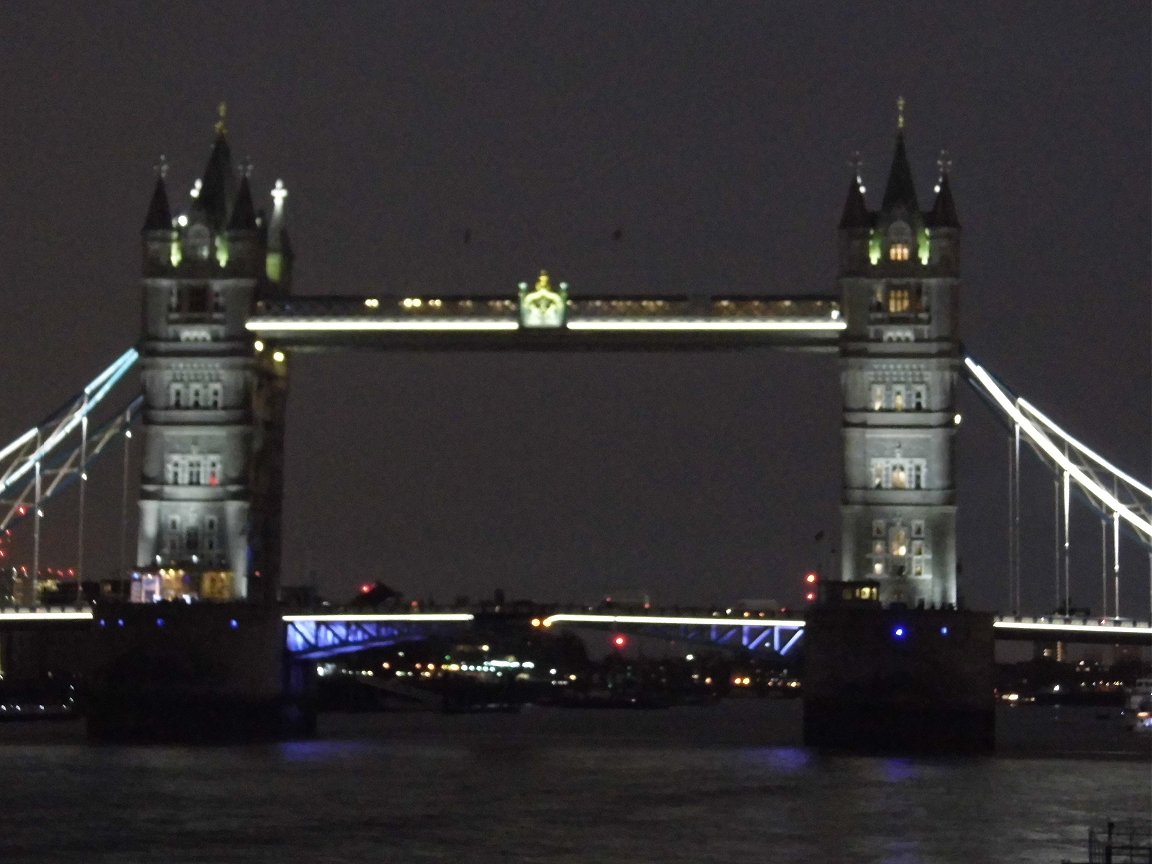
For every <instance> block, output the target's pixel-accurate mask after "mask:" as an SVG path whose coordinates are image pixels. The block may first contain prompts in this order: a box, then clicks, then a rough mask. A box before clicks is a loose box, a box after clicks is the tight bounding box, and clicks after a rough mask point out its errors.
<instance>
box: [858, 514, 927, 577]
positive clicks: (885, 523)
mask: <svg viewBox="0 0 1152 864" xmlns="http://www.w3.org/2000/svg"><path fill="white" fill-rule="evenodd" d="M869 560H870V561H871V562H872V575H873V576H894V577H897V578H900V577H905V576H914V577H917V578H924V577H928V576H931V575H932V572H931V561H932V555H931V552H930V551H929V548H928V544H927V541H926V539H925V536H924V520H923V519H913V520H911V523H910V524H909V523H907V522H905V521H904V520H902V519H895V520H890V521H889V520H884V519H876V520H873V522H872V554H871V555H870V556H869Z"/></svg>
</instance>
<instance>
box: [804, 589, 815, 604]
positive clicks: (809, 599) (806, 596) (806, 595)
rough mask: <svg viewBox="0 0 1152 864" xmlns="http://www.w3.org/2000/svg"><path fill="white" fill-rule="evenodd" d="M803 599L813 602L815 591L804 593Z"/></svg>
mask: <svg viewBox="0 0 1152 864" xmlns="http://www.w3.org/2000/svg"><path fill="white" fill-rule="evenodd" d="M804 599H805V600H807V601H808V602H809V603H815V602H816V592H815V591H809V592H808V593H807V594H805V595H804Z"/></svg>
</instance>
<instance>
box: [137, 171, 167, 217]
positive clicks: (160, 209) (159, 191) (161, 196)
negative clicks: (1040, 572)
mask: <svg viewBox="0 0 1152 864" xmlns="http://www.w3.org/2000/svg"><path fill="white" fill-rule="evenodd" d="M141 230H143V231H171V230H172V210H171V209H170V208H169V207H168V190H167V189H165V188H164V175H163V174H159V173H158V174H157V175H156V186H155V188H154V189H153V190H152V201H151V203H149V204H148V215H147V216H146V217H144V227H143V229H141Z"/></svg>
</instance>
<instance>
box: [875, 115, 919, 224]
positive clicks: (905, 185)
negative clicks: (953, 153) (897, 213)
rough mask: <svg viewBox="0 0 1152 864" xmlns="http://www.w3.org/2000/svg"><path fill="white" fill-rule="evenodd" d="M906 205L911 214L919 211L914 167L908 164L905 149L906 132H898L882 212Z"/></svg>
mask: <svg viewBox="0 0 1152 864" xmlns="http://www.w3.org/2000/svg"><path fill="white" fill-rule="evenodd" d="M901 206H902V207H904V208H905V209H906V210H907V212H908V213H909V214H913V213H919V212H920V205H919V204H917V203H916V184H915V183H914V182H913V181H912V167H911V166H910V165H909V164H908V154H907V152H905V150H904V132H903V130H901V131H899V132H897V133H896V152H895V153H894V154H892V168H891V170H889V172H888V185H887V186H885V187H884V202H883V203H882V204H881V205H880V212H881V213H891V212H892V211H893V210H895V209H896V208H897V207H901Z"/></svg>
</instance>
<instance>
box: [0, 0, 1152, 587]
mask: <svg viewBox="0 0 1152 864" xmlns="http://www.w3.org/2000/svg"><path fill="white" fill-rule="evenodd" d="M929 10H930V11H929ZM1149 21H1150V15H1149V11H1148V7H1147V4H1146V3H1143V2H1110V3H1107V4H1085V3H1070V2H1058V3H1057V2H1032V3H1023V2H1014V3H1010V4H1009V3H1002V2H966V3H962V4H961V3H955V4H951V5H949V6H948V7H947V8H944V7H943V4H932V5H931V6H930V7H924V6H921V5H918V4H902V3H892V2H869V3H843V2H825V3H807V2H805V3H800V2H795V3H722V4H712V3H698V2H692V3H684V2H660V3H655V2H653V3H628V2H620V0H614V2H583V3H549V4H526V3H507V2H505V3H489V4H481V3H407V4H400V3H391V4H380V3H375V2H373V3H339V4H336V3H298V4H289V3H285V4H267V3H245V4H236V3H230V2H228V3H225V2H221V3H179V4H169V5H161V4H156V3H154V2H143V0H141V2H106V3H100V4H84V3H75V4H63V3H48V2H45V3H37V4H22V5H20V6H19V7H14V6H12V5H6V6H5V8H4V11H3V13H2V17H0V49H2V50H0V80H3V81H4V84H5V87H4V92H5V99H4V104H5V110H4V120H3V122H2V123H0V153H3V161H2V163H0V214H2V217H0V218H2V219H3V227H4V230H3V232H2V234H0V291H2V292H3V294H2V296H3V300H4V303H3V307H2V310H3V311H2V312H0V340H2V342H3V345H4V346H5V349H6V350H5V351H4V362H3V364H2V365H0V381H2V382H3V388H4V394H5V398H4V403H3V404H4V410H3V412H2V414H0V436H3V440H7V439H8V438H11V437H13V436H14V435H15V434H16V433H17V432H18V431H21V430H22V429H24V428H26V427H27V426H28V425H29V424H30V423H31V422H33V421H34V420H35V419H37V418H39V417H40V416H42V415H44V414H45V413H47V411H48V410H50V409H51V408H52V407H54V406H55V405H57V404H58V403H60V402H61V401H62V400H63V399H64V398H65V397H66V396H68V395H69V394H70V393H71V392H73V391H74V390H76V389H78V388H79V386H80V385H81V384H82V383H83V382H85V381H86V380H88V378H90V377H91V376H92V375H93V374H94V373H95V372H96V371H97V370H98V369H99V368H101V367H102V366H103V365H105V364H106V363H107V362H109V361H110V360H111V359H112V358H113V357H114V356H115V355H117V354H118V353H119V352H120V351H122V350H123V349H124V348H125V347H126V346H127V345H129V344H132V343H133V342H134V341H135V340H136V339H137V337H138V328H139V315H140V313H139V303H140V288H139V281H138V280H139V239H138V238H139V235H138V232H139V229H140V225H141V223H142V220H143V217H144V213H145V208H146V205H147V201H148V196H149V194H150V190H151V182H152V181H151V166H152V165H153V163H154V162H155V160H156V158H157V156H158V154H160V153H165V154H167V156H168V159H169V161H170V163H171V165H172V171H171V173H170V174H169V179H170V189H171V190H172V191H173V192H174V193H177V196H176V197H178V198H180V199H182V200H184V199H183V193H184V192H185V190H186V189H187V188H188V187H189V186H190V185H191V182H192V180H193V179H194V178H195V177H196V176H198V174H199V172H200V170H201V169H202V167H203V164H204V160H205V159H206V157H207V153H208V148H209V146H210V143H211V137H212V123H213V121H214V119H215V115H214V111H215V105H216V103H217V102H218V101H219V100H221V99H225V100H227V102H228V104H229V106H230V118H229V127H230V133H231V140H232V143H233V148H234V153H235V154H236V155H237V156H239V157H243V156H245V155H249V154H250V155H251V157H252V159H253V161H254V163H255V166H256V167H255V172H254V178H253V179H254V182H255V184H256V186H257V188H259V189H261V190H264V191H265V192H266V191H267V190H268V189H269V188H270V187H271V185H272V183H273V182H274V181H275V179H276V178H277V177H282V178H283V179H284V181H285V183H286V185H287V186H288V189H289V192H290V196H289V198H288V212H289V219H290V222H289V225H290V230H291V232H292V237H293V242H294V245H295V248H296V251H297V253H298V259H297V263H298V267H297V272H296V291H297V292H298V293H302V294H325V293H353V294H355V293H365V294H367V293H381V294H383V293H409V292H411V293H439V294H443V295H451V294H453V293H497V292H504V291H506V292H509V294H511V292H512V291H513V290H514V288H515V285H516V283H517V282H519V281H521V280H524V279H529V278H531V277H532V276H533V275H534V274H535V273H536V272H537V271H538V270H539V269H540V268H541V267H546V268H548V269H549V270H550V271H551V272H552V273H553V274H554V275H555V276H556V277H557V278H562V279H565V280H567V281H568V282H570V283H571V285H572V286H573V291H574V292H576V293H587V294H595V293H614V292H625V293H646V292H651V293H686V292H732V293H767V294H798V293H813V294H828V293H833V292H834V291H835V284H834V278H835V257H836V251H835V250H836V246H835V225H836V222H837V219H838V217H839V212H840V208H841V206H842V203H843V196H844V190H845V187H846V186H847V181H848V177H849V170H850V169H849V168H848V166H847V162H848V160H849V158H850V156H851V154H852V152H853V151H855V150H859V151H861V153H862V156H863V158H864V160H865V165H864V178H865V182H866V183H867V185H868V187H869V189H868V192H869V203H870V204H871V205H872V206H873V207H875V206H877V202H878V200H879V199H878V197H877V196H878V195H879V193H880V192H881V187H882V185H883V179H884V177H885V176H886V173H887V168H888V162H889V159H890V157H891V152H892V142H893V133H894V125H895V123H894V121H895V110H894V101H895V98H896V96H897V95H900V94H903V95H904V96H905V97H906V98H907V100H908V109H907V117H908V128H907V141H908V146H909V153H910V156H911V158H912V161H913V167H914V169H915V171H916V174H917V180H918V184H919V191H920V195H921V200H922V202H924V203H927V202H929V201H930V200H931V194H930V193H931V184H932V181H933V180H934V179H935V160H936V156H937V152H938V150H939V149H940V148H943V147H946V148H948V149H949V151H950V152H951V153H952V156H953V159H954V170H953V183H954V186H953V188H954V191H955V197H956V201H957V206H958V208H959V212H960V219H961V221H962V223H963V225H964V231H965V233H964V260H963V274H964V289H963V294H962V301H961V302H962V310H963V323H962V335H963V338H964V340H965V342H966V344H967V346H968V348H969V350H970V351H972V352H973V353H974V354H975V355H976V356H978V357H979V358H981V359H982V360H983V361H985V362H986V363H987V364H988V365H989V366H990V367H991V368H992V369H994V370H995V371H996V372H997V373H998V374H999V375H1000V376H1001V377H1002V378H1003V379H1004V380H1005V381H1007V382H1008V383H1009V384H1011V385H1012V386H1014V387H1015V388H1016V389H1017V390H1019V391H1020V392H1021V393H1023V394H1025V395H1026V396H1028V397H1029V398H1030V399H1031V400H1032V401H1033V402H1035V403H1037V404H1038V405H1040V406H1041V407H1043V408H1045V409H1046V410H1048V412H1049V413H1050V414H1052V415H1053V416H1054V417H1055V418H1056V419H1058V420H1059V421H1061V422H1064V423H1066V425H1067V426H1068V427H1069V428H1070V429H1071V430H1072V431H1073V432H1075V433H1077V434H1079V435H1081V436H1082V437H1083V438H1084V439H1086V440H1087V441H1088V443H1090V444H1092V445H1095V446H1097V447H1098V448H1099V449H1101V450H1102V451H1103V452H1105V453H1106V454H1108V455H1110V456H1112V457H1113V458H1114V459H1115V460H1116V461H1117V462H1119V464H1120V465H1121V466H1122V467H1124V468H1126V469H1127V470H1129V471H1131V472H1133V473H1135V474H1137V475H1138V476H1143V477H1146V476H1147V475H1148V471H1149V461H1150V454H1149V440H1150V423H1149V405H1150V392H1152V387H1150V344H1152V340H1150V333H1149V322H1150V308H1152V303H1150V268H1149V257H1150V256H1149V247H1150V218H1149V216H1150V213H1149V200H1150V171H1149V169H1150V163H1152V158H1150V129H1149V115H1150V92H1149V91H1150V88H1149V80H1150V53H1152V52H1150V48H1149V46H1150V23H1149ZM616 229H620V230H621V231H622V238H621V239H620V240H619V241H618V242H616V241H613V239H612V235H613V232H614V231H615V230H616ZM465 230H469V231H470V232H471V237H472V242H471V243H469V244H467V245H465V244H464V243H463V240H462V238H463V234H464V231H465ZM290 400H291V403H290V409H289V428H288V474H287V502H286V514H287V515H286V518H287V524H286V536H287V540H286V547H285V581H286V582H289V583H297V582H303V581H305V580H306V579H307V578H308V575H307V574H308V572H309V571H310V570H315V571H316V573H317V577H316V578H317V582H318V583H319V585H320V587H321V588H322V590H324V591H326V592H327V593H329V594H330V595H332V596H334V597H340V596H344V595H347V594H349V593H351V591H352V590H353V586H354V585H355V584H357V583H359V582H360V581H362V580H363V579H365V578H382V579H385V580H386V581H388V582H389V583H391V584H394V585H396V586H397V587H399V588H401V589H402V590H404V591H406V592H407V593H408V594H410V595H428V594H432V595H434V596H435V597H436V598H438V599H450V598H451V597H453V596H454V595H456V594H470V595H472V596H473V597H476V596H478V595H480V594H487V593H488V592H490V591H491V589H492V588H493V587H496V586H500V587H503V588H504V589H505V590H506V591H507V592H508V593H509V594H510V595H512V596H536V597H540V598H548V599H560V600H564V599H583V600H592V599H595V598H596V597H598V596H599V595H600V594H602V593H603V592H604V591H605V590H607V589H621V588H631V587H642V588H645V589H647V590H648V592H649V593H650V594H652V595H653V597H654V599H656V600H657V601H661V602H691V601H702V602H712V601H716V602H723V601H726V600H733V599H736V598H739V597H765V596H771V597H777V598H779V599H780V600H781V601H793V600H795V599H796V597H797V595H798V593H799V588H798V584H799V578H800V574H801V572H802V571H803V569H804V568H805V567H807V566H809V565H810V564H811V563H813V560H814V558H815V556H816V554H817V553H816V547H815V546H814V544H813V536H814V534H815V533H816V532H817V531H819V530H825V531H826V532H827V533H828V535H829V537H831V538H835V537H837V536H838V526H839V516H838V500H839V483H840V464H839V460H840V456H839V402H838V382H837V375H836V364H835V361H834V359H833V358H830V357H811V356H801V355H794V354H783V353H767V352H766V353H744V354H733V355H690V354H685V355H675V356H673V355H661V354H647V355H619V356H610V355H586V356H575V355H548V356H513V355H467V356H464V355H451V354H442V355H420V356H415V355H400V354H396V355H385V354H371V353H357V354H333V355H324V356H309V357H301V358H297V359H296V360H295V361H294V362H293V364H292V394H291V397H290ZM961 407H962V410H963V412H964V414H965V418H966V421H965V425H964V427H963V433H962V435H961V438H960V447H961V450H960V457H959V458H960V463H959V468H960V483H961V518H960V524H961V531H962V536H961V541H960V547H961V548H960V554H961V558H962V561H963V575H962V580H963V581H962V591H963V593H964V594H965V595H966V597H967V599H968V601H969V602H970V604H972V605H976V606H984V607H1003V606H1004V605H1005V597H1006V593H1007V590H1006V588H1005V587H1004V576H1003V574H1004V572H1005V561H1006V557H1007V556H1006V550H1007V540H1006V535H1005V530H1004V522H1005V515H1006V498H1007V492H1006V488H1007V483H1006V463H1007V447H1006V444H1005V441H1006V438H1005V436H1004V434H1003V433H1002V432H1001V430H1000V429H999V427H998V426H997V425H996V424H995V423H994V422H993V421H992V420H991V418H990V417H989V416H988V414H987V412H986V411H985V410H984V409H983V407H982V406H981V405H979V404H977V403H976V401H975V399H974V398H973V397H972V396H971V394H970V393H967V392H965V393H964V394H963V396H962V405H961ZM117 477H118V471H117V468H116V465H115V460H113V461H112V462H111V463H110V464H106V465H104V466H101V468H100V470H99V471H97V472H96V479H97V480H98V481H100V483H99V484H98V485H97V486H94V487H93V489H94V492H93V497H94V498H96V499H98V506H97V507H96V508H94V509H95V510H96V511H98V512H95V513H94V514H93V515H92V517H91V527H90V528H89V534H90V535H92V536H95V538H96V539H95V541H94V543H93V545H92V547H91V549H90V551H89V553H88V556H89V557H88V563H89V566H90V567H92V568H99V569H107V568H110V567H112V566H114V565H115V562H116V557H117V554H118V552H117V550H118V545H117V541H116V539H115V535H116V529H115V528H114V527H113V526H114V522H115V519H116V517H117V515H118V513H119V482H118V479H117ZM1026 479H1027V484H1026V495H1027V500H1026V512H1025V521H1026V523H1027V524H1028V525H1029V526H1030V528H1031V530H1030V531H1029V533H1028V538H1027V547H1026V549H1025V558H1024V563H1025V571H1026V581H1027V585H1026V589H1025V596H1026V598H1028V600H1029V604H1028V605H1030V606H1031V607H1032V608H1039V607H1041V606H1044V605H1050V604H1051V602H1052V581H1053V577H1052V573H1053V564H1052V551H1051V547H1052V535H1051V512H1052V494H1051V493H1052V489H1051V484H1050V482H1049V481H1048V480H1047V479H1045V478H1044V477H1043V476H1042V475H1041V474H1040V472H1039V470H1038V469H1036V470H1033V471H1031V472H1030V473H1029V476H1028V478H1026ZM97 489H98V490H99V491H95V490H97ZM53 519H54V520H55V521H53ZM72 519H73V517H71V516H68V511H67V508H66V507H64V508H58V509H57V510H54V511H52V512H50V514H49V522H51V523H52V530H51V531H49V532H48V538H49V541H50V544H51V545H50V546H49V547H47V548H48V551H46V552H45V558H46V559H47V560H48V563H53V562H58V563H61V564H66V563H68V562H69V559H70V558H71V556H72V552H71V548H72V545H73V539H72V538H73V534H74V529H73V527H72V525H73V524H74V523H73V522H72V521H70V520H72ZM1077 524H1078V540H1079V539H1084V540H1086V542H1083V543H1079V544H1078V545H1077V547H1076V549H1077V551H1076V553H1075V555H1074V561H1075V563H1076V569H1077V571H1078V572H1077V573H1076V577H1075V578H1076V589H1075V590H1074V597H1076V596H1077V595H1083V596H1084V599H1085V602H1092V603H1093V604H1094V605H1098V598H1099V588H1100V561H1099V528H1098V522H1097V521H1096V520H1095V518H1094V517H1092V516H1090V515H1088V514H1087V513H1086V511H1081V513H1080V515H1079V517H1078V522H1077ZM46 525H47V523H46ZM133 531H134V528H133ZM1122 557H1123V558H1124V563H1125V574H1126V576H1125V596H1126V597H1128V598H1129V599H1130V600H1131V601H1133V603H1134V602H1135V600H1136V599H1137V598H1147V596H1148V588H1149V584H1148V580H1149V576H1148V565H1147V561H1146V559H1143V558H1142V557H1141V558H1139V559H1138V558H1137V553H1136V551H1135V547H1133V546H1131V545H1130V544H1126V545H1125V547H1124V553H1123V556H1122ZM1140 602H1141V603H1144V604H1146V599H1141V600H1140ZM1146 608H1147V606H1146V605H1144V606H1143V609H1146Z"/></svg>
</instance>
